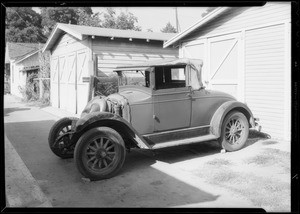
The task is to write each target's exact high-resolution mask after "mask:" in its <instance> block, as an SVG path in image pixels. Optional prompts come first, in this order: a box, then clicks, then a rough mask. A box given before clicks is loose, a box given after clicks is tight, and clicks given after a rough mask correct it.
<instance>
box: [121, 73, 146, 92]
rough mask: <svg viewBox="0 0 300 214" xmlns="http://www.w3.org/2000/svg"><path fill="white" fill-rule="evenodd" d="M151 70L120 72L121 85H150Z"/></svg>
mask: <svg viewBox="0 0 300 214" xmlns="http://www.w3.org/2000/svg"><path fill="white" fill-rule="evenodd" d="M149 75H150V73H149V71H122V72H121V73H119V85H120V86H125V85H138V86H143V87H147V88H149V87H150V76H149Z"/></svg>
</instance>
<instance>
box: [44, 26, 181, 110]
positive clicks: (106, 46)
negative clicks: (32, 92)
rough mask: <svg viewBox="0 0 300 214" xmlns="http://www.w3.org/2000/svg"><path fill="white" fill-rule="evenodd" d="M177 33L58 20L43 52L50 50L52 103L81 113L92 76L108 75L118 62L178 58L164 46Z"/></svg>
mask: <svg viewBox="0 0 300 214" xmlns="http://www.w3.org/2000/svg"><path fill="white" fill-rule="evenodd" d="M174 35H175V34H168V33H153V32H140V31H131V30H118V29H107V28H99V27H90V26H79V25H71V24H61V23H58V24H57V25H56V27H55V28H54V30H53V31H52V33H51V35H50V37H49V38H48V40H47V42H46V45H45V47H44V49H43V51H47V50H49V51H50V52H51V57H50V58H51V75H50V76H51V103H52V106H54V107H58V108H62V109H65V110H67V111H69V112H72V113H80V112H81V111H82V110H83V108H84V107H85V105H86V104H87V102H88V90H89V77H90V76H91V75H95V76H107V75H109V74H111V73H112V70H113V68H115V67H116V66H118V65H126V64H132V63H136V62H141V61H146V60H156V59H163V58H174V57H178V49H174V48H165V49H164V48H163V42H164V41H166V40H168V39H170V38H171V37H173V36H174Z"/></svg>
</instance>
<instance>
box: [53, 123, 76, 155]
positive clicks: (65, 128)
mask: <svg viewBox="0 0 300 214" xmlns="http://www.w3.org/2000/svg"><path fill="white" fill-rule="evenodd" d="M77 120H78V118H76V117H64V118H61V119H60V120H58V121H56V123H54V125H53V126H52V128H51V129H50V132H49V136H48V143H49V146H50V149H51V151H52V152H53V153H54V154H55V155H57V156H58V157H60V158H63V159H65V158H72V157H73V153H74V146H71V148H70V149H66V148H64V147H65V146H66V145H68V144H69V143H70V139H71V135H70V134H66V133H68V132H71V126H72V122H73V121H74V122H76V121H77ZM62 135H65V136H64V137H63V138H61V139H60V140H59V141H58V142H56V141H57V139H58V138H59V137H61V136H62Z"/></svg>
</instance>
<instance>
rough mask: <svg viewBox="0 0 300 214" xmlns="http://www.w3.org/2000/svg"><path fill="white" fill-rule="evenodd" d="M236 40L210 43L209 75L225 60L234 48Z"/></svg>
mask: <svg viewBox="0 0 300 214" xmlns="http://www.w3.org/2000/svg"><path fill="white" fill-rule="evenodd" d="M235 43H236V39H230V40H221V41H218V42H211V43H210V59H211V61H210V68H211V75H213V74H214V72H215V71H216V70H217V69H218V67H219V66H220V64H221V63H222V62H223V61H224V60H225V59H224V58H226V57H227V55H228V53H229V52H230V51H231V49H232V48H233V47H234V46H235Z"/></svg>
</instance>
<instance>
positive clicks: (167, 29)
mask: <svg viewBox="0 0 300 214" xmlns="http://www.w3.org/2000/svg"><path fill="white" fill-rule="evenodd" d="M160 31H161V32H163V33H177V30H176V28H175V27H174V26H173V25H172V24H171V23H170V22H168V23H167V25H166V26H165V27H164V28H163V29H161V30H160Z"/></svg>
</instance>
